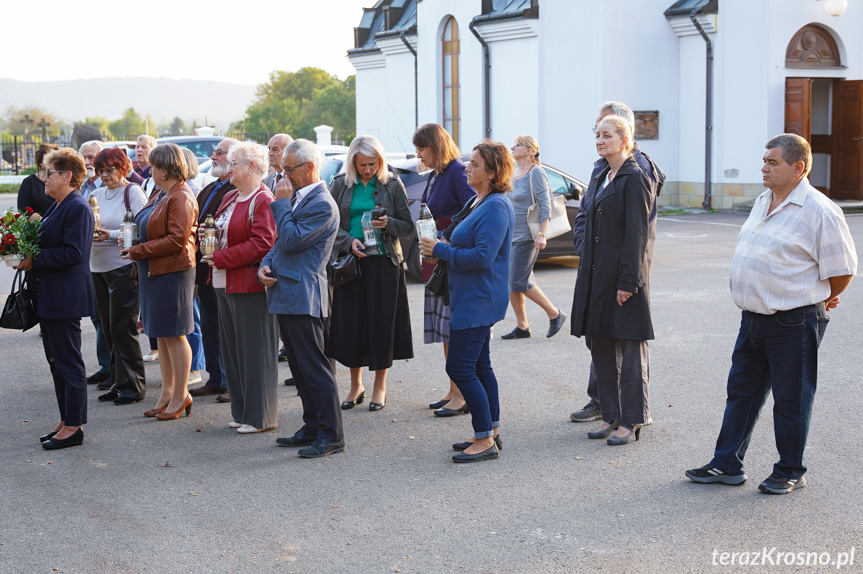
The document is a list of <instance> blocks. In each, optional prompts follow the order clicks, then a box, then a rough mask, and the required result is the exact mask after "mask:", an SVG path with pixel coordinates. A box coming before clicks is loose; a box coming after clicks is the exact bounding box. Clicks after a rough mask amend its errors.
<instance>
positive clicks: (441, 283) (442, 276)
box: [426, 261, 449, 306]
mask: <svg viewBox="0 0 863 574" xmlns="http://www.w3.org/2000/svg"><path fill="white" fill-rule="evenodd" d="M426 289H428V290H429V291H431V292H432V293H434V294H435V295H437V296H438V297H443V303H444V305H447V306H449V278H448V273H447V267H446V261H438V263H437V265H435V268H434V271H432V274H431V277H429V280H428V281H426Z"/></svg>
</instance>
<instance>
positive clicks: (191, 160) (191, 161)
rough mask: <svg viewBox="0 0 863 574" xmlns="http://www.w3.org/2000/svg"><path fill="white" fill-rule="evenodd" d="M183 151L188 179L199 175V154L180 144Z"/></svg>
mask: <svg viewBox="0 0 863 574" xmlns="http://www.w3.org/2000/svg"><path fill="white" fill-rule="evenodd" d="M180 149H181V150H182V152H183V159H185V160H186V181H189V180H190V179H195V178H196V177H198V156H196V155H195V152H193V151H192V150H190V149H189V148H187V147H182V146H180Z"/></svg>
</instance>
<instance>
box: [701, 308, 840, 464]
mask: <svg viewBox="0 0 863 574" xmlns="http://www.w3.org/2000/svg"><path fill="white" fill-rule="evenodd" d="M829 320H830V319H829V318H828V317H827V313H826V311H825V309H824V305H823V304H820V305H808V306H806V307H799V308H797V309H790V310H788V311H779V312H777V313H775V314H774V315H759V314H757V313H751V312H749V311H743V318H742V320H741V322H740V333H739V334H738V336H737V342H736V343H735V345H734V354H733V355H732V356H731V372H730V373H729V374H728V399H727V401H726V404H725V417H724V418H723V420H722V429H721V430H720V431H719V438H718V439H717V440H716V451H715V453H714V455H713V460H712V461H711V462H710V464H711V465H713V466H715V467H717V468H719V469H721V470H723V471H725V472H727V473H730V474H740V473H742V472H743V457H744V456H745V455H746V448H747V447H748V446H749V440H750V439H751V438H752V431H753V429H754V428H755V422H756V421H757V420H758V415H759V413H760V412H761V407H762V406H764V402H765V401H766V400H767V394H768V393H770V391H771V390H772V391H773V401H774V406H773V430H774V434H775V437H776V450H778V451H779V462H777V463H776V464H775V465H773V472H774V473H776V474H778V475H780V476H783V477H786V478H793V479H796V478H800V477H801V476H803V474H804V473H805V472H806V466H805V464H804V463H803V450H804V449H805V448H806V437H807V435H808V434H809V419H810V417H811V415H812V402H813V400H814V398H815V387H816V385H817V377H818V346H819V345H820V344H821V338H822V337H823V336H824V331H825V330H826V328H827V322H828V321H829Z"/></svg>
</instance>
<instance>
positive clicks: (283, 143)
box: [267, 134, 294, 171]
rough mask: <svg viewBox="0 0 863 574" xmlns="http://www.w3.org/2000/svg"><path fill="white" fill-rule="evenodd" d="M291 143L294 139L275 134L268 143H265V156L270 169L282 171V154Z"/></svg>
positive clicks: (285, 135) (286, 135)
mask: <svg viewBox="0 0 863 574" xmlns="http://www.w3.org/2000/svg"><path fill="white" fill-rule="evenodd" d="M292 141H294V138H292V137H291V136H289V135H288V134H276V135H274V136H273V137H271V138H270V141H269V143H267V150H268V153H267V155H268V157H269V159H270V167H271V168H273V169H275V170H277V171H282V153H283V152H284V151H285V148H286V147H288V144H290V143H291V142H292Z"/></svg>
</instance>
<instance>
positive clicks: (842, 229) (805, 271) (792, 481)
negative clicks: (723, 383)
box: [686, 134, 857, 494]
mask: <svg viewBox="0 0 863 574" xmlns="http://www.w3.org/2000/svg"><path fill="white" fill-rule="evenodd" d="M765 147H766V149H767V151H766V153H765V154H764V166H763V167H762V168H761V173H762V176H763V180H764V185H765V187H767V188H768V190H767V191H765V192H764V193H762V194H761V195H760V196H758V198H757V199H756V200H755V205H753V207H752V212H751V213H750V214H749V218H748V219H747V220H746V223H744V224H743V227H742V228H741V230H740V234H739V235H738V237H737V245H736V247H735V249H734V258H733V260H732V262H731V297H732V299H733V300H734V303H735V304H736V305H737V306H738V307H740V308H741V309H742V310H743V317H742V320H741V323H740V333H739V335H738V337H737V342H736V343H735V345H734V353H733V354H732V356H731V372H730V373H729V374H728V399H727V401H726V405H725V416H724V418H723V420H722V428H721V430H720V431H719V438H718V439H717V441H716V450H715V452H714V456H713V460H711V461H710V463H709V464H707V465H705V466H703V467H701V468H695V469H691V470H687V471H686V476H687V477H689V478H690V479H691V480H693V481H695V482H699V483H705V484H731V485H740V484H743V483H744V482H745V481H746V478H747V477H746V474H744V472H743V457H744V455H745V454H746V449H747V447H748V446H749V440H750V438H751V437H752V431H753V429H754V428H755V422H756V421H757V420H758V415H759V413H760V412H761V407H762V406H764V403H765V401H766V400H767V395H768V393H770V392H771V391H772V392H773V399H774V402H775V406H774V409H773V421H774V423H773V424H774V427H775V429H774V430H775V436H776V449H777V450H778V451H779V462H777V463H776V464H774V465H773V472H772V473H771V474H770V476H769V477H767V479H765V480H764V482H762V483H761V484H760V485H759V486H758V488H759V490H761V491H762V492H765V493H768V494H786V493H788V492H791V491H792V490H794V489H797V488H802V487H803V486H805V485H806V478H805V477H804V476H803V475H804V474H805V473H806V466H805V464H804V462H803V451H804V449H805V448H806V437H807V434H808V433H809V419H810V416H811V414H812V403H813V399H814V397H815V388H816V382H817V374H818V346H819V344H820V343H821V338H822V337H823V336H824V331H825V330H826V328H827V322H828V321H829V319H828V317H827V313H826V312H827V311H829V310H830V309H833V308H835V307H836V306H837V305H839V294H840V293H842V292H843V291H844V290H845V289H846V288H847V287H848V284H849V283H851V278H852V277H853V276H854V274H855V273H856V272H857V253H856V251H855V249H854V242H853V240H852V239H851V233H850V231H849V230H848V226H847V224H846V223H845V217H844V216H843V215H842V210H841V209H839V208H838V207H837V206H836V204H835V203H833V202H832V201H831V200H830V199H828V198H827V197H825V196H824V194H822V193H821V192H819V191H818V190H817V189H815V188H814V187H812V186H811V185H810V184H809V180H808V179H807V177H806V176H807V175H808V174H809V169H810V167H811V165H812V151H811V148H810V146H809V143H808V142H807V141H806V140H805V139H803V138H802V137H800V136H797V135H794V134H782V135H779V136H776V137H774V138H773V139H771V140H770V141H769V142H767V145H766V146H765Z"/></svg>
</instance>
